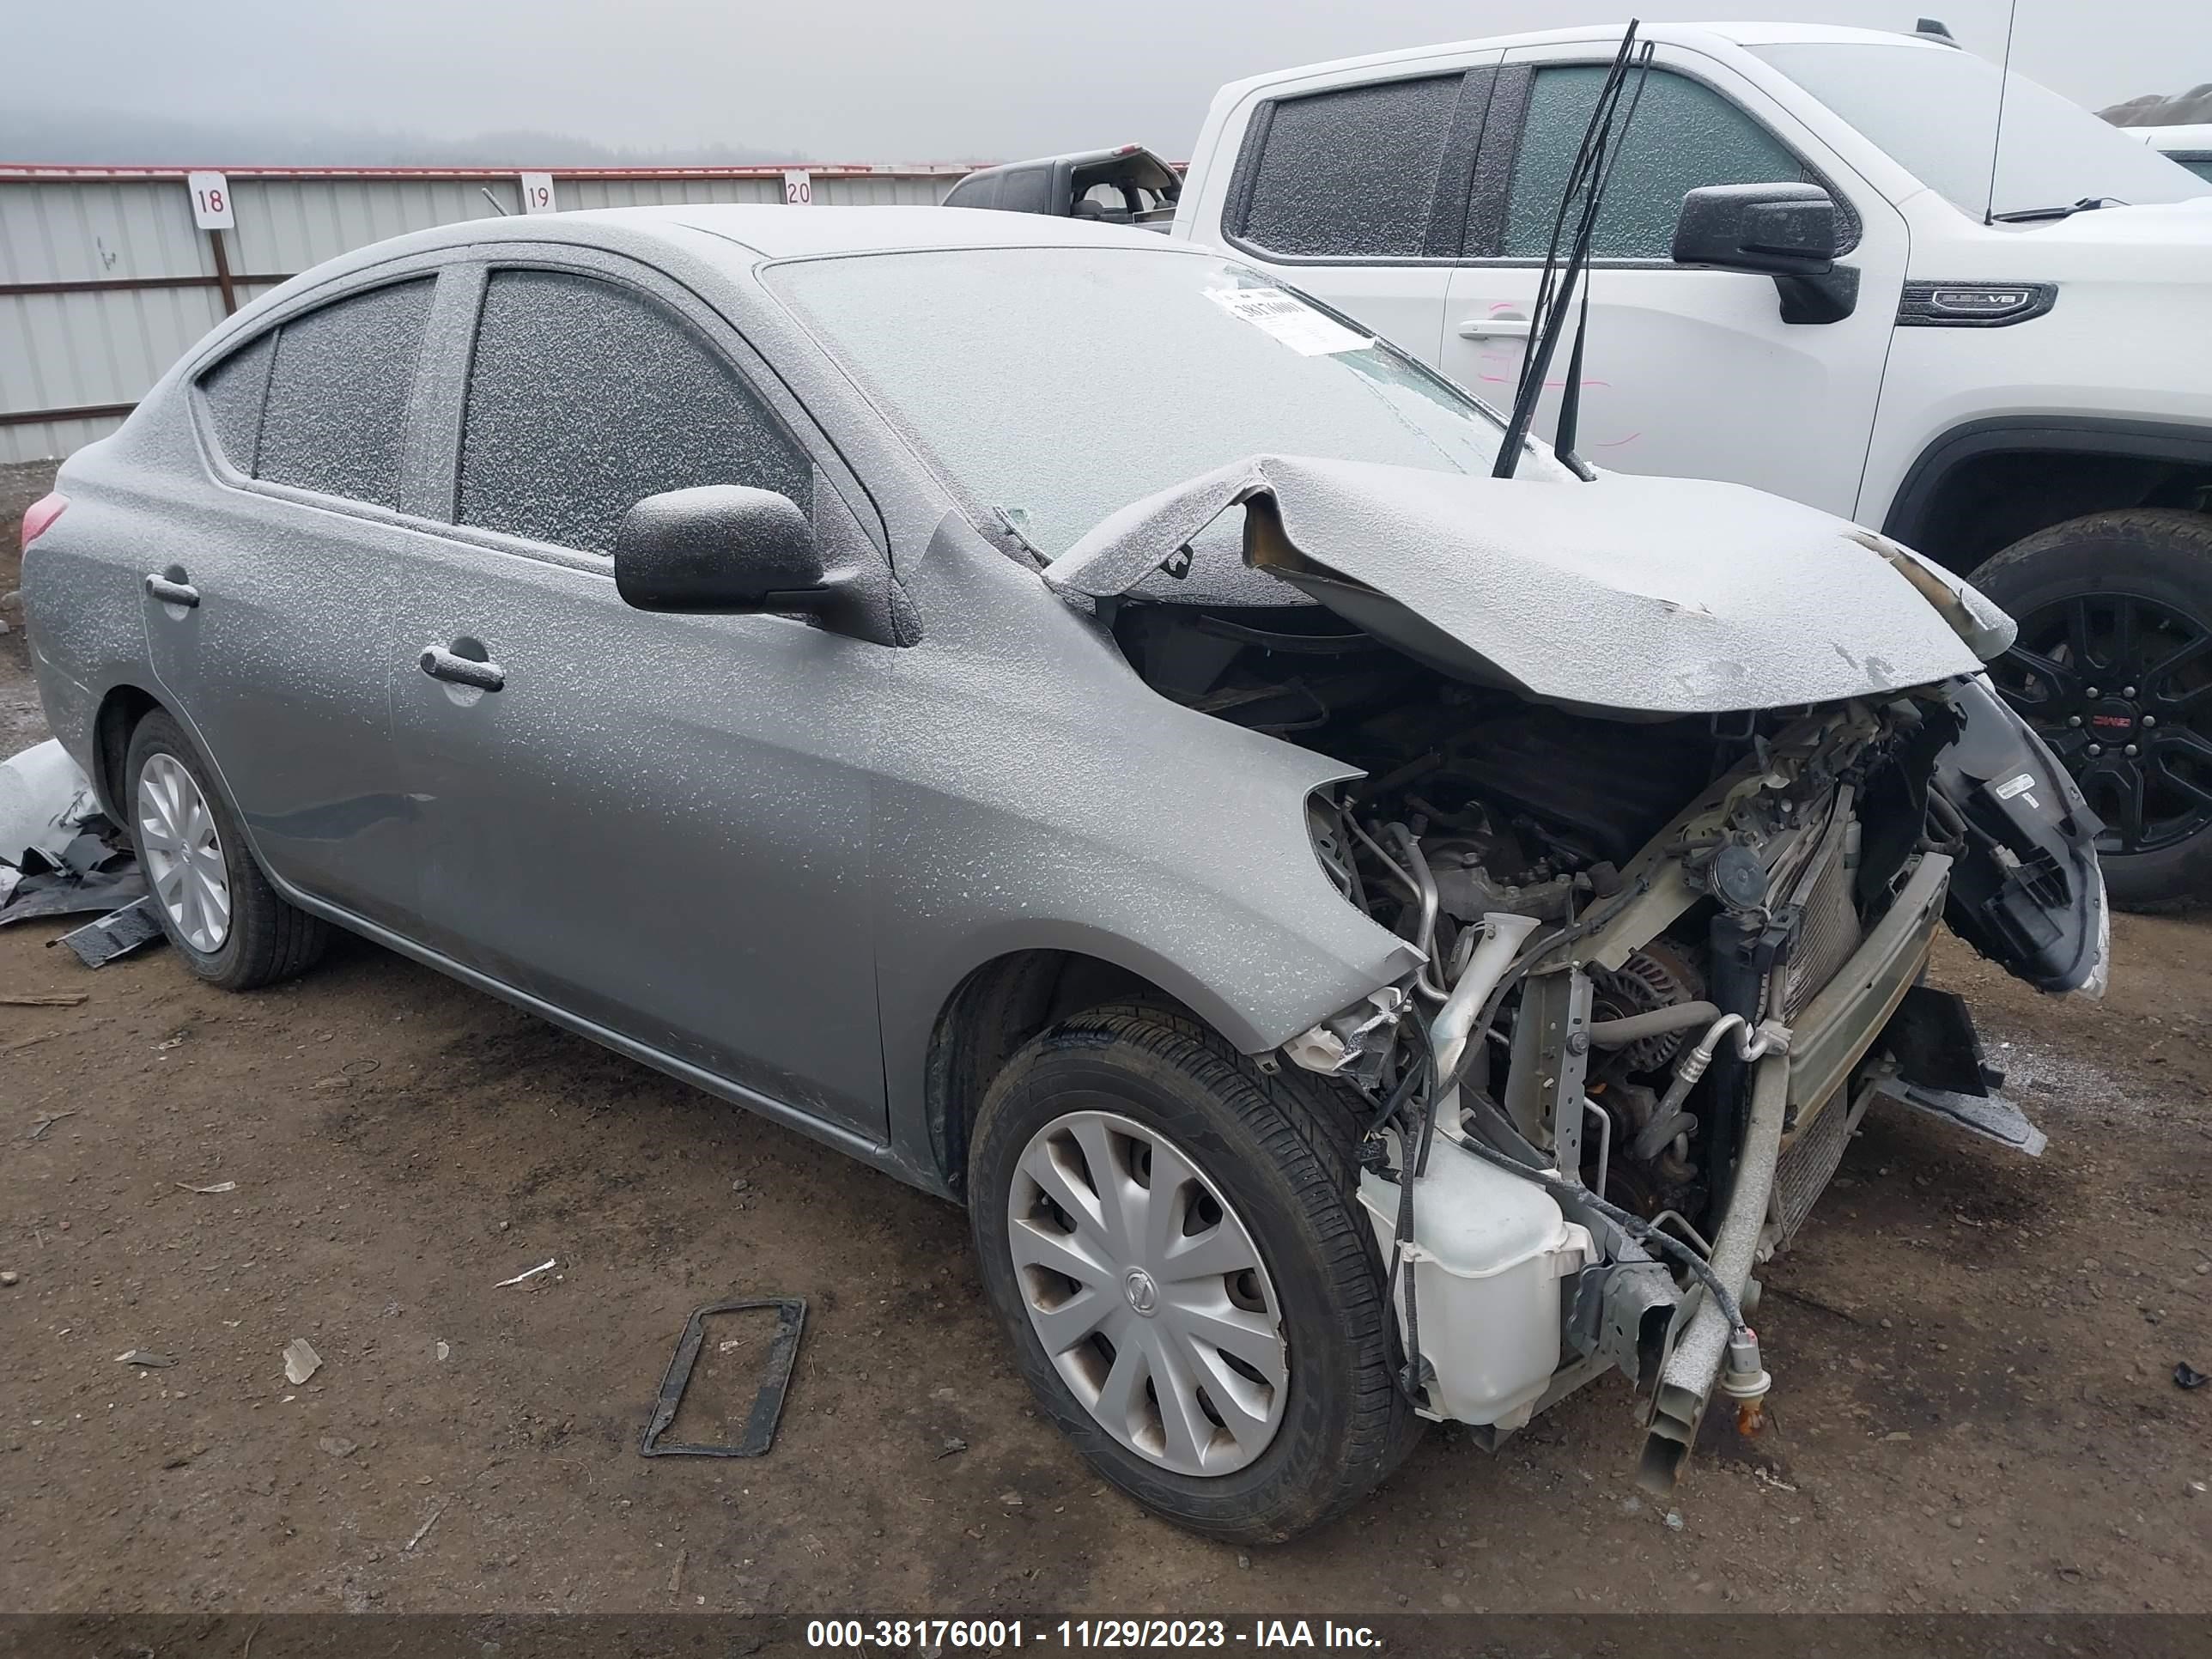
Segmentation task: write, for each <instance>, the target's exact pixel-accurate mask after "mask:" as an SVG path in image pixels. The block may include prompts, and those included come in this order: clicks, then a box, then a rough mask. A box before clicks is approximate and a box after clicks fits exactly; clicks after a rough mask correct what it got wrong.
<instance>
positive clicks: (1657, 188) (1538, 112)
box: [1502, 64, 1808, 260]
mask: <svg viewBox="0 0 2212 1659" xmlns="http://www.w3.org/2000/svg"><path fill="white" fill-rule="evenodd" d="M1605 73H1606V72H1605V68H1604V66H1603V65H1602V64H1559V65H1557V66H1553V67H1549V68H1543V69H1539V70H1537V71H1536V76H1535V82H1534V85H1533V86H1532V87H1530V88H1529V91H1528V116H1527V118H1526V119H1525V121H1524V123H1523V125H1522V131H1521V148H1520V152H1519V154H1518V155H1516V157H1515V159H1514V162H1513V177H1512V182H1511V184H1510V186H1509V187H1508V191H1507V196H1506V207H1505V239H1504V248H1503V250H1502V251H1503V252H1504V256H1505V257H1506V258H1509V259H1541V258H1543V257H1544V254H1545V252H1546V250H1547V248H1548V247H1549V246H1551V240H1552V221H1553V217H1554V216H1555V215H1557V213H1558V212H1559V196H1560V193H1561V192H1562V191H1565V188H1566V184H1567V173H1568V172H1569V170H1570V169H1571V167H1573V165H1574V159H1575V150H1576V148H1577V146H1578V145H1579V144H1580V143H1582V138H1583V129H1584V128H1586V127H1587V126H1588V125H1589V118H1590V110H1591V107H1592V106H1594V105H1595V102H1596V100H1597V94H1598V88H1599V87H1600V86H1601V84H1602V83H1603V82H1604V80H1605ZM1807 177H1808V174H1807V173H1806V169H1805V166H1804V163H1803V162H1802V161H1799V160H1798V159H1797V157H1796V155H1793V154H1791V153H1790V150H1789V149H1788V148H1787V147H1786V146H1784V144H1783V143H1782V142H1781V141H1780V140H1779V139H1778V138H1776V137H1774V135H1773V134H1771V133H1770V132H1769V131H1767V130H1766V129H1765V127H1763V126H1761V125H1759V123H1758V122H1756V121H1754V120H1753V119H1752V118H1751V117H1750V116H1748V115H1747V114H1746V113H1745V112H1743V111H1742V110H1741V109H1739V108H1738V107H1737V106H1735V104H1734V103H1732V102H1730V101H1729V100H1728V99H1727V98H1725V97H1723V95H1722V94H1719V93H1717V92H1715V91H1714V90H1713V89H1712V88H1711V87H1708V86H1705V85H1704V84H1703V83H1702V82H1697V81H1692V80H1691V79H1690V78H1689V77H1688V76H1682V75H1671V74H1668V73H1666V72H1665V71H1663V70H1654V71H1653V72H1652V74H1651V77H1650V81H1649V82H1647V83H1646V84H1645V86H1644V95H1643V97H1642V99H1641V100H1639V101H1638V104H1637V107H1636V117H1635V119H1634V121H1633V122H1632V124H1631V125H1630V126H1629V129H1628V131H1627V132H1626V135H1625V136H1624V137H1622V139H1621V141H1620V149H1619V160H1618V161H1617V162H1616V163H1615V165H1614V167H1613V179H1612V182H1611V183H1610V185H1608V186H1607V190H1606V197H1605V207H1604V210H1602V211H1601V213H1600V215H1599V216H1598V224H1597V234H1596V240H1595V243H1594V244H1593V246H1592V247H1591V253H1592V254H1593V256H1594V257H1595V258H1600V259H1658V260H1663V259H1665V258H1667V257H1668V250H1669V249H1670V248H1671V247H1672V246H1673V244H1674V220H1675V218H1676V216H1678V215H1679V214H1680V211H1681V208H1682V197H1684V196H1686V195H1687V194H1688V193H1689V192H1690V191H1693V190H1697V189H1700V188H1702V187H1703V186H1705V185H1763V184H1784V183H1791V184H1794V183H1798V182H1801V181H1803V180H1805V179H1807Z"/></svg>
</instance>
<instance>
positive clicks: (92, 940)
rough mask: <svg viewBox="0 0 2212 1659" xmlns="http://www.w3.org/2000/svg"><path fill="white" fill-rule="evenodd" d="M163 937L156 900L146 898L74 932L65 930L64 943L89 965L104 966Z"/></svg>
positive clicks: (62, 938) (80, 959)
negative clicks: (155, 904) (155, 914)
mask: <svg viewBox="0 0 2212 1659" xmlns="http://www.w3.org/2000/svg"><path fill="white" fill-rule="evenodd" d="M159 938H161V923H160V922H159V921H155V919H154V901H153V900H152V899H150V898H142V899H140V900H138V901H137V902H136V903H132V904H126V905H125V906H124V907H123V908H121V909H120V910H118V911H116V912H114V913H113V914H112V915H105V916H102V917H101V918H100V920H99V921H88V922H87V923H85V925H84V926H83V927H80V928H77V929H76V931H75V932H74V933H64V934H63V935H62V936H61V939H60V943H62V944H64V945H68V946H69V948H70V950H72V951H76V959H77V960H78V961H79V962H82V963H83V964H84V965H85V966H86V967H88V968H101V967H105V966H106V964H107V963H111V962H112V961H114V960H115V958H116V957H127V956H129V955H130V954H131V952H132V951H136V950H138V949H139V948H141V947H142V946H143V945H151V944H152V943H153V942H154V941H155V939H159Z"/></svg>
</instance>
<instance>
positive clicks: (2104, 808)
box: [1973, 507, 2212, 910]
mask: <svg viewBox="0 0 2212 1659" xmlns="http://www.w3.org/2000/svg"><path fill="white" fill-rule="evenodd" d="M1973 580H1974V585H1975V586H1978V587H1979V588H1980V589H1981V590H1982V591H1983V592H1985V593H1987V594H1988V595H1989V596H1990V598H1991V599H1995V600H1996V602H1997V603H1998V604H1999V605H2002V606H2004V608H2005V609H2006V610H2008V611H2010V612H2012V614H2013V616H2014V617H2015V619H2016V620H2017V621H2018V622H2019V623H2020V637H2019V639H2018V640H2017V641H2015V644H2014V646H2013V648H2012V649H2011V650H2010V651H2008V652H2007V653H2005V654H2004V655H2003V656H2002V657H2001V658H2000V659H1997V660H1996V662H1994V663H1992V664H1990V676H1991V678H1992V679H1994V680H1995V682H1996V686H1997V689H1998V690H2000V691H2002V693H2003V694H2004V696H2005V697H2006V699H2007V701H2008V702H2011V704H2012V705H2013V707H2014V708H2017V709H2018V710H2019V711H2020V712H2021V716H2022V717H2023V718H2024V719H2026V720H2027V722H2028V723H2029V724H2030V725H2031V726H2033V727H2034V728H2035V729H2036V731H2037V732H2038V733H2039V735H2040V736H2041V737H2042V738H2043V740H2044V741H2045V743H2047V744H2050V745H2051V750H2052V751H2053V752H2054V753H2056V754H2057V757H2059V759H2060V760H2062V761H2063V762H2064V763H2065V764H2066V768H2067V769H2068V770H2069V772H2071V773H2072V774H2073V775H2074V776H2075V781H2077V782H2079V783H2080V784H2081V793H2083V795H2085V796H2086V797H2087V799H2088V802H2089V805H2090V807H2091V808H2092V809H2093V811H2095V812H2096V814H2097V816H2098V817H2101V818H2102V819H2104V821H2105V826H2106V827H2105V833H2104V835H2103V836H2100V838H2099V840H2098V842H2097V852H2098V858H2099V861H2100V863H2101V864H2102V865H2103V866H2104V870H2105V882H2106V888H2107V889H2108V890H2109V891H2110V892H2111V894H2112V902H2114V903H2115V904H2118V905H2121V906H2123V907H2124V908H2129V909H2135V910H2146V909H2148V910H2155V909H2165V908H2176V907H2179V906H2183V905H2188V904H2193V903H2200V902H2205V901H2207V900H2212V517H2208V516H2207V515H2205V514H2204V513H2190V512H2184V511H2180V510H2178V509H2169V508H2154V507H2142V508H2136V509H2132V510H2130V511H2125V512H2115V513H2091V514H2089V515H2088V516H2087V518H2081V519H2075V520H2071V521H2070V522H2069V523H2066V524H2062V525H2057V526H2052V527H2051V529H2049V530H2045V531H2039V532H2037V533H2036V534H2035V535H2033V536H2030V537H2028V538H2027V539H2025V540H2024V541H2021V542H2018V543H2016V544H2014V545H2013V546H2011V547H2009V548H2007V549H2006V550H2004V551H2003V552H2002V553H2000V554H1998V555H1997V556H1996V557H1995V558H1993V559H1991V560H1990V561H1989V562H1988V563H1986V564H1984V565H1983V566H1982V567H1981V568H1980V569H1978V570H1977V571H1976V572H1975V573H1974V576H1973Z"/></svg>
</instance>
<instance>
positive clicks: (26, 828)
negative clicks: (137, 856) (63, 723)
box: [0, 738, 100, 867]
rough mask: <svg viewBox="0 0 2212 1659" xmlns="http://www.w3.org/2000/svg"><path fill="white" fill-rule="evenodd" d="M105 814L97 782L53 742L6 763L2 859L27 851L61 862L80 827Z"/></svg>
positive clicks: (1, 773)
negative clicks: (97, 794)
mask: <svg viewBox="0 0 2212 1659" xmlns="http://www.w3.org/2000/svg"><path fill="white" fill-rule="evenodd" d="M99 810H100V805H99V802H98V800H97V799H95V798H94V795H93V793H92V780H91V779H89V778H88V777H87V776H85V775H84V769H82V767H80V766H79V765H78V764H77V763H76V762H75V761H73V760H71V759H70V757H69V751H68V750H66V749H64V748H63V747H62V746H61V744H60V743H59V742H58V741H57V740H56V739H54V738H47V739H46V741H45V742H44V743H39V744H32V745H31V747H29V748H28V749H26V750H23V751H22V753H21V754H19V755H11V756H9V757H8V758H7V759H6V760H4V761H0V860H6V861H7V862H8V863H9V864H13V865H15V866H18V867H20V866H21V865H22V862H23V855H24V854H25V853H27V852H36V853H39V854H41V855H43V856H44V857H46V858H47V859H49V860H58V858H59V857H60V856H61V852H62V849H63V848H65V847H67V846H68V845H69V844H70V842H73V841H75V840H76V836H77V826H78V825H79V824H80V823H82V822H83V821H84V820H85V819H86V818H88V817H91V816H92V815H93V814H94V812H97V811H99Z"/></svg>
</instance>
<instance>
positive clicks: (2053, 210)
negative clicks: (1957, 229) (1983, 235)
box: [1990, 196, 2127, 225]
mask: <svg viewBox="0 0 2212 1659" xmlns="http://www.w3.org/2000/svg"><path fill="white" fill-rule="evenodd" d="M2125 206H2127V204H2126V203H2125V202H2123V201H2122V200H2120V198H2119V197H2117V196H2084V197H2082V198H2081V200H2080V201H2078V202H2069V203H2067V204H2065V205H2064V206H2063V207H2040V208H2021V209H2018V210H2015V211H2014V212H2011V213H1992V214H1991V215H1990V223H1991V224H1997V225H2026V224H2033V223H2034V222H2037V221H2039V220H2043V219H2070V218H2072V217H2073V216H2075V214H2077V213H2093V212H2095V211H2096V210H2098V209H2099V208H2101V207H2125Z"/></svg>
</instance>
